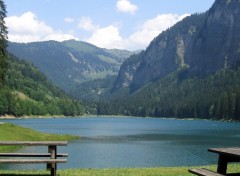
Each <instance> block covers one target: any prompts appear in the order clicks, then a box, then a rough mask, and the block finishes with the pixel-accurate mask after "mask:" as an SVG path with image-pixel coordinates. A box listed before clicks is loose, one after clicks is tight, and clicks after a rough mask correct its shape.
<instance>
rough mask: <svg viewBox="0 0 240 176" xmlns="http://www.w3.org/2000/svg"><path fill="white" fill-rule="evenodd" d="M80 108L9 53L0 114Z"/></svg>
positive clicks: (72, 113)
mask: <svg viewBox="0 0 240 176" xmlns="http://www.w3.org/2000/svg"><path fill="white" fill-rule="evenodd" d="M83 113H84V107H83V106H82V105H81V104H80V102H79V101H76V100H73V99H71V98H69V97H68V96H67V95H66V94H65V93H64V92H63V91H61V90H60V89H59V88H56V87H55V86H53V84H52V83H50V82H49V81H48V80H47V78H46V77H45V76H44V75H43V74H42V73H40V72H39V71H38V70H37V69H36V68H35V67H34V66H33V65H32V64H31V63H29V62H26V61H23V60H19V59H18V58H16V57H14V56H13V55H10V56H9V61H8V71H7V74H6V80H5V86H4V87H2V88H1V89H0V115H6V114H7V115H13V116H26V115H27V116H31V115H37V116H46V115H65V116H75V115H82V114H83Z"/></svg>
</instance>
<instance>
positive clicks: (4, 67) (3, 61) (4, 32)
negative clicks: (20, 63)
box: [0, 0, 8, 86]
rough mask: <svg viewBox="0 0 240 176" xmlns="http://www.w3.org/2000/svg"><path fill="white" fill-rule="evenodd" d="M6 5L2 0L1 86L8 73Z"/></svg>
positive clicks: (0, 14) (0, 18) (0, 0)
mask: <svg viewBox="0 0 240 176" xmlns="http://www.w3.org/2000/svg"><path fill="white" fill-rule="evenodd" d="M6 14H7V11H6V5H5V4H4V1H3V0H0V86H2V85H3V83H4V78H5V73H6V71H7V50H6V47H7V38H8V37H7V34H8V31H7V27H6V25H5V20H4V19H5V17H6V16H7V15H6Z"/></svg>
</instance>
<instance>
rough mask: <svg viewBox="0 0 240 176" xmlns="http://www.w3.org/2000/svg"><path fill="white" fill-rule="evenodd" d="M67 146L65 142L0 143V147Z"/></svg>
mask: <svg viewBox="0 0 240 176" xmlns="http://www.w3.org/2000/svg"><path fill="white" fill-rule="evenodd" d="M67 144H68V142H67V141H0V145H23V146H50V145H52V146H66V145H67Z"/></svg>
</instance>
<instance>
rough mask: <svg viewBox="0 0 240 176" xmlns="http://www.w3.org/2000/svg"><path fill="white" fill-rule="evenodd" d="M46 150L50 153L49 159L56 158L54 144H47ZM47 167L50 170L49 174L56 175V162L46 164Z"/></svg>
mask: <svg viewBox="0 0 240 176" xmlns="http://www.w3.org/2000/svg"><path fill="white" fill-rule="evenodd" d="M48 152H49V153H50V154H51V159H56V158H57V147H56V146H49V147H48ZM47 167H48V168H49V169H50V170H51V176H57V164H56V163H52V164H48V166H47Z"/></svg>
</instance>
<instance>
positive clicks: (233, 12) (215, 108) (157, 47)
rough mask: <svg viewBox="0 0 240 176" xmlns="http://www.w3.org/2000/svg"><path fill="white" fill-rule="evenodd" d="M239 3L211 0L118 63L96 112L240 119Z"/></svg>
mask: <svg viewBox="0 0 240 176" xmlns="http://www.w3.org/2000/svg"><path fill="white" fill-rule="evenodd" d="M238 31H240V1H239V0H216V1H215V2H214V4H213V6H212V7H211V8H210V9H209V10H208V11H207V12H206V13H202V14H193V15H191V16H189V17H187V18H185V19H183V20H182V21H181V22H179V23H177V24H176V25H175V26H173V27H171V28H170V29H168V30H166V31H164V32H163V33H161V34H160V35H159V36H157V37H156V38H155V39H154V40H153V41H152V42H151V43H150V45H149V46H148V47H147V49H146V50H145V51H142V52H141V53H139V54H135V55H132V56H130V57H129V58H128V59H126V60H125V61H124V63H123V64H122V66H121V68H120V71H119V73H118V77H117V79H116V81H115V82H114V84H113V87H112V89H111V93H112V95H113V96H115V99H113V100H111V101H108V102H100V103H99V104H98V106H97V113H98V114H100V115H101V114H121V115H130V116H153V117H179V118H210V119H218V120H219V119H231V120H232V119H233V120H240V118H239V117H240V110H239V109H240V79H239V78H240V34H239V32H238Z"/></svg>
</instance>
